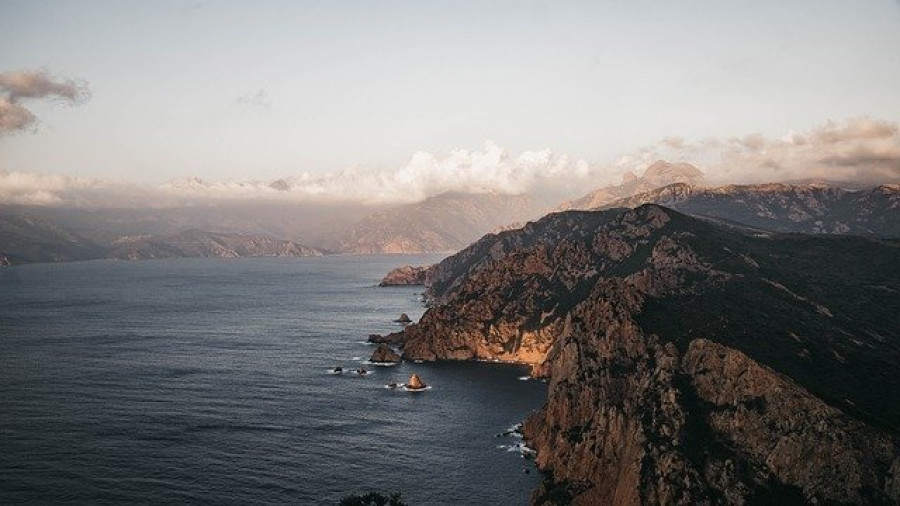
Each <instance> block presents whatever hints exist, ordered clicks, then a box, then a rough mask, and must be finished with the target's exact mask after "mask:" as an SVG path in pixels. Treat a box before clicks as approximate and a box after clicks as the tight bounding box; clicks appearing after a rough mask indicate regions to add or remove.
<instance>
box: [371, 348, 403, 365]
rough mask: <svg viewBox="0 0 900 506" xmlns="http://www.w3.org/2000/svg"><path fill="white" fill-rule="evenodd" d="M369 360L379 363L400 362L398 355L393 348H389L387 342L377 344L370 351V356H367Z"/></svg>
mask: <svg viewBox="0 0 900 506" xmlns="http://www.w3.org/2000/svg"><path fill="white" fill-rule="evenodd" d="M369 361H370V362H379V363H397V362H400V355H398V354H397V352H395V351H394V350H392V349H391V347H390V346H388V345H387V344H379V345H378V347H377V348H375V351H374V352H372V357H371V358H369Z"/></svg>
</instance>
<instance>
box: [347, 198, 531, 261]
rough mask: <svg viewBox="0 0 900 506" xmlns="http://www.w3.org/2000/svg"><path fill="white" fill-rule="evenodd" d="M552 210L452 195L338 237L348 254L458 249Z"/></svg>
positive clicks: (379, 216)
mask: <svg viewBox="0 0 900 506" xmlns="http://www.w3.org/2000/svg"><path fill="white" fill-rule="evenodd" d="M544 209H546V206H545V204H544V203H542V202H541V201H539V200H538V199H535V198H534V197H531V196H528V195H504V194H496V193H475V194H466V193H458V192H449V193H442V194H440V195H436V196H434V197H430V198H428V199H425V200H424V201H422V202H418V203H415V204H406V205H402V206H398V207H394V208H391V209H387V210H385V211H381V212H378V213H375V214H372V215H370V216H367V217H366V218H363V219H362V220H360V221H359V222H358V223H356V224H354V225H352V226H351V227H348V228H347V229H345V230H344V231H343V232H341V233H339V234H338V237H337V239H336V244H335V246H334V249H335V250H337V251H340V252H342V253H354V254H373V253H432V252H453V251H458V250H460V249H462V248H464V247H466V246H468V245H469V244H471V243H472V242H474V241H475V240H477V239H478V238H479V237H481V236H482V235H484V234H485V233H487V232H489V231H491V230H493V229H496V228H498V227H501V226H504V225H506V224H508V223H512V222H515V221H521V220H523V219H535V218H538V217H539V216H540V215H541V214H543V210H544Z"/></svg>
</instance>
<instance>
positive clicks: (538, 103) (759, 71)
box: [0, 0, 900, 185]
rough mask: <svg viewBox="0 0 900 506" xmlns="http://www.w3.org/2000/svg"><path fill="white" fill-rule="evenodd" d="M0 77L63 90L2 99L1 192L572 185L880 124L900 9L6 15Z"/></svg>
mask: <svg viewBox="0 0 900 506" xmlns="http://www.w3.org/2000/svg"><path fill="white" fill-rule="evenodd" d="M4 72H6V73H16V72H20V73H21V72H38V73H42V74H41V75H45V76H47V77H49V78H50V79H51V80H52V81H53V82H54V83H57V84H59V83H63V84H66V83H68V84H69V85H71V87H72V88H71V89H69V88H66V89H68V90H70V94H69V95H66V94H65V93H63V94H60V93H58V91H59V90H58V89H55V90H56V91H54V89H51V90H49V91H47V93H46V94H45V95H42V96H40V97H38V96H32V97H24V98H16V97H14V96H13V95H12V94H10V93H11V92H9V89H7V94H8V96H7V97H6V98H5V99H3V98H2V95H0V100H7V102H9V104H7V105H8V107H9V110H10V111H13V112H15V113H16V114H18V116H15V117H14V119H15V120H16V121H20V120H23V118H24V119H28V120H29V121H28V122H27V128H18V127H15V128H13V127H10V131H8V132H7V133H6V134H5V135H4V134H3V133H2V132H0V171H4V172H6V173H7V174H8V173H28V174H31V175H35V176H45V175H51V174H64V175H67V176H71V177H79V178H98V179H104V180H115V181H129V182H136V183H146V184H154V185H158V184H162V183H165V182H166V181H169V180H172V179H173V178H183V177H185V176H197V177H200V178H202V179H203V180H205V181H210V180H211V181H227V180H238V181H244V180H274V179H278V178H285V177H292V176H293V177H299V178H301V179H302V178H303V177H305V178H307V179H309V178H316V177H320V176H322V175H324V174H334V173H335V172H337V171H346V170H373V171H378V170H385V171H395V172H396V171H398V170H405V168H408V167H409V166H410V165H415V164H414V162H415V161H416V160H417V159H418V160H419V161H421V160H422V159H427V158H428V157H432V158H433V159H436V160H439V161H440V160H446V159H447V158H451V159H453V157H457V158H458V156H457V155H459V153H460V151H455V150H465V151H464V152H463V153H464V154H465V155H466V156H469V157H470V158H471V157H472V156H476V157H477V156H481V155H479V153H482V154H484V153H486V155H485V156H491V153H492V151H491V150H492V149H494V148H495V147H497V146H499V147H501V148H502V150H504V152H505V153H509V156H510V157H512V159H513V160H518V159H520V158H521V157H522V156H525V158H527V159H528V160H531V159H532V158H534V156H538V155H540V156H544V155H546V156H549V157H550V158H552V160H550V161H548V162H547V163H546V164H545V165H546V166H547V167H554V166H558V165H560V164H568V165H569V166H571V167H573V168H572V170H573V171H577V170H582V171H583V170H584V167H583V166H582V165H583V164H588V165H590V166H594V165H603V164H614V163H615V161H616V160H619V161H620V162H621V160H623V159H625V160H632V161H634V160H642V158H641V157H640V156H639V155H638V154H635V155H633V156H630V157H629V156H625V158H622V156H623V155H627V154H629V153H640V152H641V150H642V149H643V150H644V151H643V152H644V153H645V154H646V153H647V149H646V147H647V146H652V145H658V144H659V143H660V142H663V141H664V140H665V139H668V140H669V142H668V145H669V146H670V147H671V146H672V145H676V144H677V145H678V147H679V149H680V148H681V144H683V143H685V144H689V145H699V144H701V143H703V142H705V141H704V140H708V139H738V138H740V139H748V138H752V136H753V135H758V136H762V137H764V138H765V139H770V140H775V139H784V138H785V136H786V135H787V136H789V135H792V134H791V132H808V133H810V132H811V133H815V132H819V131H822V129H827V128H828V125H832V126H834V124H835V123H834V122H837V124H843V123H841V122H846V121H853V120H858V119H860V118H863V119H866V121H868V120H869V119H871V122H875V123H873V124H886V125H888V127H890V125H892V124H893V125H895V124H896V122H897V121H898V120H900V92H898V90H900V2H898V1H897V0H868V1H849V0H848V1H828V0H824V1H823V0H816V1H792V2H784V1H777V2H774V1H754V2H731V1H728V2H722V1H659V2H649V1H629V2H625V1H594V2H549V1H548V2H533V1H517V2H502V1H497V2H453V1H440V2H438V1H427V0H419V1H335V0H330V1H295V2H275V1H261V2H231V1H222V2H215V1H208V0H202V1H190V2H173V1H154V2H137V1H134V2H131V1H109V2H100V1H96V2H95V1H71V2H58V1H51V2H43V1H34V0H27V1H15V0H0V73H4ZM8 75H18V74H8ZM0 84H2V83H0ZM0 89H2V86H0ZM73 90H74V91H73ZM54 93H55V94H54ZM2 105H3V104H2V103H0V106H2ZM23 111H26V112H23ZM23 114H24V115H30V117H27V118H26V116H23ZM10 117H12V116H10ZM31 117H33V121H31V119H32V118H31ZM10 121H12V120H10ZM829 122H832V123H829ZM879 122H880V123H879ZM19 124H25V123H22V122H21V121H20V122H19V123H15V124H14V125H19ZM891 135H892V136H893V137H892V139H893V141H894V143H893V144H890V145H886V146H879V149H882V151H884V150H888V151H891V150H893V149H894V148H897V147H898V143H897V142H895V141H896V140H897V135H896V131H893V133H892V134H891ZM673 139H674V140H675V141H672V140H673ZM486 143H487V144H486ZM692 143H693V144H692ZM545 150H549V151H545ZM891 152H892V153H893V152H894V151H891ZM535 153H537V154H538V155H535ZM542 153H543V155H541V154H542ZM547 153H552V156H551V155H548V154H547ZM654 156H655V154H654ZM685 156H687V155H685V153H684V152H682V153H681V157H682V158H684V157H685ZM417 157H418V158H417ZM644 158H647V157H646V156H645V157H644ZM517 163H518V162H517ZM529 163H530V162H529ZM579 164H582V165H579ZM445 165H446V164H445ZM526 165H527V163H526ZM440 166H441V164H440V163H436V164H432V165H431V166H429V167H438V168H439V167H440ZM429 170H431V169H429ZM434 170H437V169H434ZM898 170H900V169H898ZM352 180H353V178H350V181H351V182H352Z"/></svg>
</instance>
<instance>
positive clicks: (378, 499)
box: [340, 492, 407, 506]
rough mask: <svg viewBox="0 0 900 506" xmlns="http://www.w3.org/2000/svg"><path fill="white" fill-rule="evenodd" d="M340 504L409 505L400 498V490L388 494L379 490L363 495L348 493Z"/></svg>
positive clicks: (364, 505) (359, 505)
mask: <svg viewBox="0 0 900 506" xmlns="http://www.w3.org/2000/svg"><path fill="white" fill-rule="evenodd" d="M340 506H407V504H406V503H405V502H403V501H401V500H400V492H396V493H394V494H391V495H390V496H386V495H384V494H381V493H378V492H369V493H367V494H363V495H357V494H354V495H348V496H347V497H345V498H343V499H341V503H340Z"/></svg>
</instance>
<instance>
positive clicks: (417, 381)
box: [406, 374, 428, 390]
mask: <svg viewBox="0 0 900 506" xmlns="http://www.w3.org/2000/svg"><path fill="white" fill-rule="evenodd" d="M427 386H428V385H426V384H425V382H423V381H422V378H419V375H418V374H413V375H412V376H410V377H409V381H407V382H406V388H408V389H410V390H422V389H423V388H425V387H427Z"/></svg>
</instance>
